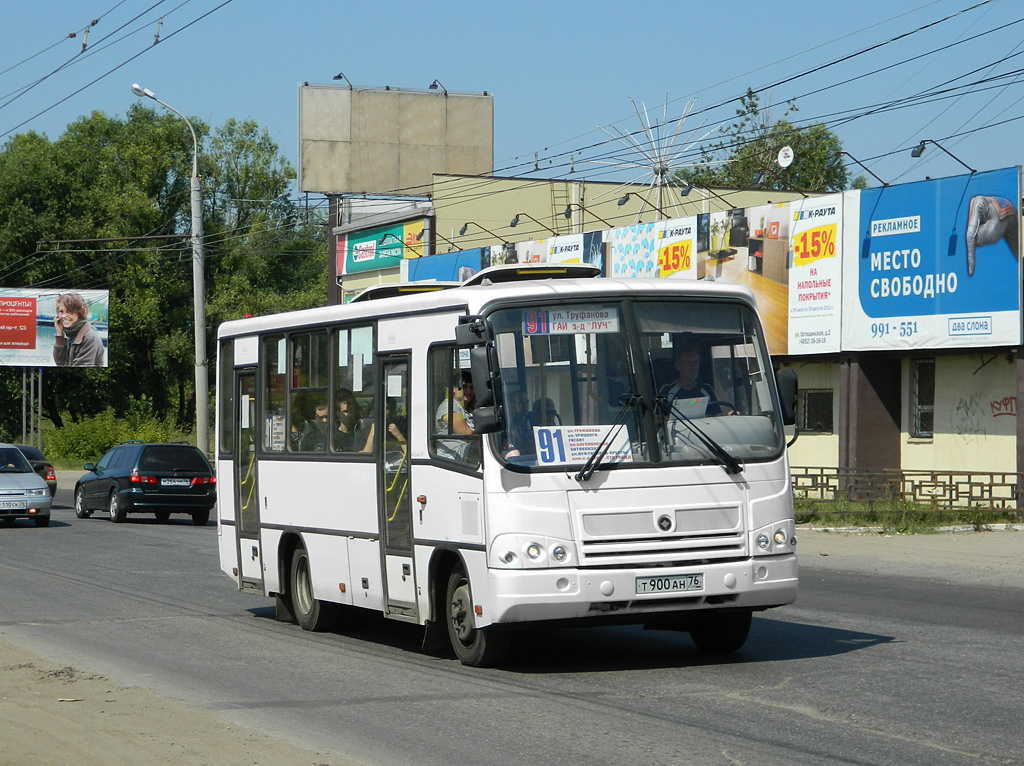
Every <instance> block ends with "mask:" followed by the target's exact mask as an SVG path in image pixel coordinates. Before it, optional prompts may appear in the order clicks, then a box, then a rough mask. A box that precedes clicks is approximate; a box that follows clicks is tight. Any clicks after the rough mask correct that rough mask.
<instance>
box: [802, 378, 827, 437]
mask: <svg viewBox="0 0 1024 766" xmlns="http://www.w3.org/2000/svg"><path fill="white" fill-rule="evenodd" d="M799 415H800V418H799V421H798V422H799V423H800V430H801V431H802V432H804V433H812V434H830V433H832V389H831V388H808V389H806V390H804V391H801V392H800V413H799Z"/></svg>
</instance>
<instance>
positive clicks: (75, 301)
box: [53, 293, 103, 367]
mask: <svg viewBox="0 0 1024 766" xmlns="http://www.w3.org/2000/svg"><path fill="white" fill-rule="evenodd" d="M53 328H54V330H55V331H56V334H57V336H56V338H55V339H54V342H53V361H54V362H56V363H57V366H58V367H102V366H103V340H102V339H101V338H100V335H99V333H98V332H96V328H95V327H93V326H92V325H91V324H90V323H89V307H88V306H87V305H86V303H85V299H84V298H82V296H81V295H79V294H78V293H62V294H61V295H59V296H57V312H56V316H54V318H53Z"/></svg>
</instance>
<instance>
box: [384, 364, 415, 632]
mask: <svg viewBox="0 0 1024 766" xmlns="http://www.w3.org/2000/svg"><path fill="white" fill-rule="evenodd" d="M378 397H379V399H380V403H381V404H380V406H378V407H377V421H376V425H375V427H374V441H375V442H376V444H375V445H374V449H375V451H376V455H377V499H378V500H377V503H378V512H379V514H380V530H381V548H382V551H383V555H384V584H385V604H386V607H385V613H386V614H387V615H389V616H391V617H395V618H398V619H409V620H416V619H417V610H416V577H415V573H414V572H413V556H412V501H411V500H410V491H411V487H410V486H409V475H410V471H409V443H408V442H409V437H410V436H411V434H410V432H409V355H408V354H401V355H391V356H386V357H381V377H380V388H379V390H378Z"/></svg>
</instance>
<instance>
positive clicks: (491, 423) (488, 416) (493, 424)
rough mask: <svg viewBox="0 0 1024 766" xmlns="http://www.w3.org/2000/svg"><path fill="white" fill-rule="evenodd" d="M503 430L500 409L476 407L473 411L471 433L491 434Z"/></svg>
mask: <svg viewBox="0 0 1024 766" xmlns="http://www.w3.org/2000/svg"><path fill="white" fill-rule="evenodd" d="M504 428H505V418H504V417H503V415H502V412H501V408H500V407H477V408H476V409H475V410H473V433H475V434H493V433H497V432H498V431H502V430H504Z"/></svg>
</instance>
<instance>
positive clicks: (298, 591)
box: [289, 546, 336, 631]
mask: <svg viewBox="0 0 1024 766" xmlns="http://www.w3.org/2000/svg"><path fill="white" fill-rule="evenodd" d="M289 584H290V586H291V602H292V612H293V614H294V615H295V621H296V622H297V623H299V627H301V628H302V629H303V630H312V631H324V630H330V629H331V627H332V625H333V623H334V616H335V612H336V610H335V609H334V606H335V605H334V604H331V603H326V602H323V601H318V600H317V599H315V598H314V597H313V576H312V574H310V569H309V554H308V553H306V549H305V548H303V547H302V546H299V547H298V548H296V549H295V552H294V553H292V566H291V578H290V582H289Z"/></svg>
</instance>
